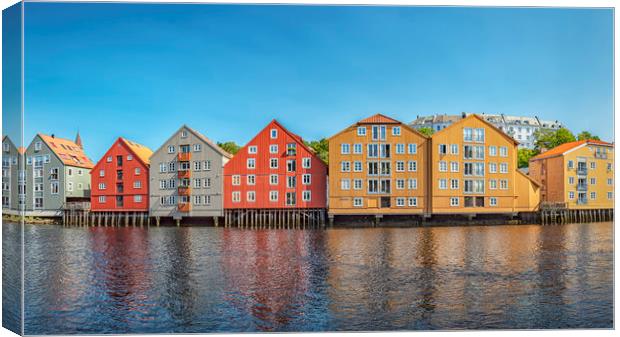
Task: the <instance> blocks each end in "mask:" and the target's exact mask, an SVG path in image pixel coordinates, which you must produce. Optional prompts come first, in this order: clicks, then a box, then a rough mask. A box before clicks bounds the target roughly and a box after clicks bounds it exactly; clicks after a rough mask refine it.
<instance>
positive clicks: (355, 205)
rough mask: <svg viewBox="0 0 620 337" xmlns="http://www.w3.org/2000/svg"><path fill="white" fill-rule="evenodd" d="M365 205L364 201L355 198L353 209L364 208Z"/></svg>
mask: <svg viewBox="0 0 620 337" xmlns="http://www.w3.org/2000/svg"><path fill="white" fill-rule="evenodd" d="M363 205H364V199H362V198H353V207H362V206H363Z"/></svg>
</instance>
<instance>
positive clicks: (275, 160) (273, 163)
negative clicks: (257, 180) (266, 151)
mask: <svg viewBox="0 0 620 337" xmlns="http://www.w3.org/2000/svg"><path fill="white" fill-rule="evenodd" d="M269 168H272V169H277V168H278V158H271V159H269Z"/></svg>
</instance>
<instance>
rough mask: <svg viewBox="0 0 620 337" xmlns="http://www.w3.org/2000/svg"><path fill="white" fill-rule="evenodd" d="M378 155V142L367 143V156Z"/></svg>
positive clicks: (376, 156)
mask: <svg viewBox="0 0 620 337" xmlns="http://www.w3.org/2000/svg"><path fill="white" fill-rule="evenodd" d="M378 157H379V144H368V158H378Z"/></svg>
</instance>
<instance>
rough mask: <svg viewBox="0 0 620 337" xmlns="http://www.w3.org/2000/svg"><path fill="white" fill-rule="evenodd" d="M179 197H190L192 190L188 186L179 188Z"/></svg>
mask: <svg viewBox="0 0 620 337" xmlns="http://www.w3.org/2000/svg"><path fill="white" fill-rule="evenodd" d="M178 191H179V195H190V194H192V188H191V187H189V186H179V189H178Z"/></svg>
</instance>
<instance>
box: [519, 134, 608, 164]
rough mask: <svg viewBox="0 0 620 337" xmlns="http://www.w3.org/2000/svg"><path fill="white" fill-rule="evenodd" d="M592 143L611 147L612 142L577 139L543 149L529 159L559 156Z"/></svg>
mask: <svg viewBox="0 0 620 337" xmlns="http://www.w3.org/2000/svg"><path fill="white" fill-rule="evenodd" d="M586 143H588V144H592V145H603V146H611V147H613V146H614V144H612V143H608V142H604V141H602V140H594V139H588V140H578V141H575V142H570V143H564V144H562V145H558V146H556V147H554V148H553V149H551V150H548V151H545V152H543V153H541V154H539V155H537V156H535V157H533V158H532V159H530V160H538V159H545V158H550V157H555V156H559V155H561V154H564V153H566V151H569V150H572V149H574V148H576V147H579V146H581V145H583V144H586Z"/></svg>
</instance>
